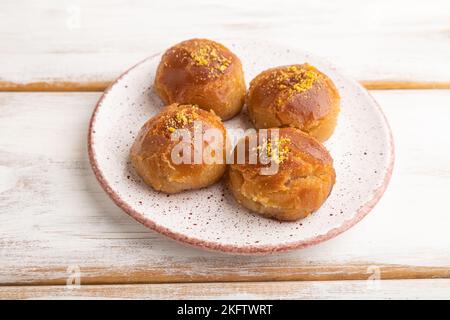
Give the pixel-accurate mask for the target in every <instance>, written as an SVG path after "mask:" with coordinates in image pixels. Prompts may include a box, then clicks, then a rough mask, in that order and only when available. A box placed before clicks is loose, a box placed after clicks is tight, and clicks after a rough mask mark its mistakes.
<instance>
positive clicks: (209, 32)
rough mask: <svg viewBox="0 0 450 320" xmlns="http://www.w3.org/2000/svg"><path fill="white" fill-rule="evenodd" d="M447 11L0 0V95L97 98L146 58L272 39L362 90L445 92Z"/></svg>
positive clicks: (195, 0)
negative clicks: (90, 94) (326, 63)
mask: <svg viewBox="0 0 450 320" xmlns="http://www.w3.org/2000/svg"><path fill="white" fill-rule="evenodd" d="M449 11H450V3H449V2H448V1H447V0H431V1H427V2H424V1H420V0H412V1H411V0H400V1H395V2H392V1H389V0H382V1H377V2H374V3H366V2H361V1H358V0H344V1H339V2H336V1H325V2H323V1H321V2H317V1H307V2H301V3H300V2H298V1H296V0H288V1H283V2H280V3H277V5H276V6H274V5H273V2H272V1H269V0H263V1H261V0H260V1H257V2H256V1H239V0H230V1H227V2H226V3H224V2H216V3H211V2H210V1H206V0H200V1H199V0H186V1H181V2H180V1H177V2H171V1H164V0H155V1H145V0H136V1H133V4H132V5H131V4H130V3H129V2H128V1H126V0H114V1H107V0H95V1H91V0H79V1H76V2H70V3H67V2H61V1H57V0H43V1H40V2H39V4H37V3H35V4H33V3H31V4H30V3H28V2H20V1H19V2H18V1H14V0H5V1H2V2H1V3H0V41H1V43H2V50H1V52H0V61H1V63H0V90H5V91H12V90H21V91H24V90H49V91H58V90H61V91H72V90H88V91H92V90H102V89H103V88H104V87H105V85H106V84H107V83H109V82H110V81H111V80H112V79H115V78H116V77H117V76H118V75H119V74H120V73H122V72H123V71H124V70H126V69H127V68H129V67H130V66H132V65H134V64H135V63H136V62H138V61H140V60H141V59H143V58H144V57H146V56H149V55H151V54H153V53H156V52H160V51H162V50H164V49H165V48H167V47H168V46H170V45H172V44H174V43H176V42H178V41H181V40H184V39H188V38H192V37H209V38H214V39H224V41H225V43H227V44H231V43H232V42H233V40H234V39H242V38H245V39H254V40H256V41H271V40H274V39H276V41H277V42H281V43H285V44H288V45H290V46H292V47H298V48H301V49H303V50H307V51H310V52H312V53H314V54H316V55H319V56H323V57H324V58H326V59H328V60H330V61H332V62H333V63H334V64H335V65H336V66H339V67H340V68H341V69H342V70H345V71H346V72H347V73H348V74H349V75H350V76H352V77H354V78H355V79H358V80H360V81H364V83H366V84H367V85H368V87H369V88H382V89H386V88H416V89H417V88H449V87H450V86H449V84H450V64H449V63H448V57H449V56H450V43H449V41H448V34H449V31H448V30H449V28H450V20H449V18H448V12H449ZM186 26H188V27H186ZM242 60H243V61H244V63H248V59H247V60H246V57H242Z"/></svg>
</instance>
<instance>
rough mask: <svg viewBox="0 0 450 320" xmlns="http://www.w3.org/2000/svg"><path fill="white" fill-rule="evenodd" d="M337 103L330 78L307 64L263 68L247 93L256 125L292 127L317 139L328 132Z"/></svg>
mask: <svg viewBox="0 0 450 320" xmlns="http://www.w3.org/2000/svg"><path fill="white" fill-rule="evenodd" d="M339 103H340V97H339V93H338V91H337V89H336V87H335V86H334V84H333V82H332V81H331V79H330V78H328V77H327V76H326V75H325V74H323V73H321V72H320V71H318V70H317V69H316V68H314V67H313V66H311V65H309V64H307V63H305V64H299V65H290V66H283V67H277V68H273V69H269V70H266V71H263V72H262V73H260V74H259V75H258V76H256V78H255V79H253V80H252V81H251V83H250V89H249V92H248V95H247V108H248V112H249V116H250V118H251V120H252V121H253V124H254V125H255V127H256V128H275V127H295V128H299V129H300V130H302V131H303V132H306V133H308V134H310V135H311V136H313V137H314V138H316V139H318V140H319V141H325V140H327V139H328V138H329V137H330V136H331V135H332V133H333V131H334V128H335V126H336V121H337V116H338V114H339Z"/></svg>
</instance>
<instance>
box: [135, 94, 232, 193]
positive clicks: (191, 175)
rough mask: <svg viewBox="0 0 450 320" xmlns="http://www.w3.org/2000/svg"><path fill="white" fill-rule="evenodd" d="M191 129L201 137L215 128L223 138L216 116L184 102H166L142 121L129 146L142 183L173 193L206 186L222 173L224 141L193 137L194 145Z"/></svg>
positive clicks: (220, 125) (220, 123)
mask: <svg viewBox="0 0 450 320" xmlns="http://www.w3.org/2000/svg"><path fill="white" fill-rule="evenodd" d="M195 130H198V132H199V133H201V135H200V136H201V137H204V136H203V134H204V133H205V132H216V133H218V134H219V135H220V136H221V137H222V139H223V140H224V141H225V138H226V131H225V128H224V126H223V124H222V121H221V120H220V118H219V117H218V116H216V115H215V114H214V113H212V112H209V111H205V110H203V109H200V108H198V107H197V106H192V105H187V104H185V105H180V104H176V103H175V104H171V105H169V106H166V107H165V108H164V109H163V110H162V111H161V112H160V113H159V114H158V115H156V116H155V117H153V118H151V119H150V120H149V121H147V122H146V123H145V124H144V126H143V127H142V128H141V130H140V132H139V134H138V136H137V138H136V140H135V142H134V144H133V146H132V148H131V153H130V158H131V163H132V165H133V167H134V169H135V170H136V172H137V173H138V174H139V176H141V177H142V179H143V180H144V182H145V183H147V184H148V185H150V186H151V187H153V188H154V189H155V190H158V191H163V192H166V193H177V192H181V191H183V190H189V189H198V188H202V187H206V186H209V185H211V184H213V183H215V182H217V181H218V180H219V179H220V178H221V177H222V176H223V174H224V172H225V169H226V164H225V148H224V145H225V144H224V143H222V142H223V141H219V140H216V141H213V140H212V139H210V140H207V139H206V138H205V139H201V140H197V142H198V141H200V144H198V143H197V145H195V143H196V142H195V141H196V140H195ZM198 132H197V133H198ZM176 134H178V136H174V135H176ZM183 135H184V136H183ZM186 135H187V137H188V138H186ZM174 137H175V139H174ZM182 137H184V138H185V139H184V140H183V139H181V138H182ZM221 143H222V144H221ZM196 146H199V149H198V150H200V158H196V157H197V155H198V154H199V153H196V150H197V149H195V147H196ZM217 150H218V151H217ZM207 152H209V154H207ZM205 159H209V160H208V161H205ZM197 160H198V161H197Z"/></svg>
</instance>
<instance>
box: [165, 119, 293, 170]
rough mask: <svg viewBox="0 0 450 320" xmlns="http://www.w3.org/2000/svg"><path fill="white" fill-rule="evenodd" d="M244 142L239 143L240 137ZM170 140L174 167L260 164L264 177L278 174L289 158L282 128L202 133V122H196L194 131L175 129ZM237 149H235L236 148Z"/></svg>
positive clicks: (213, 130)
mask: <svg viewBox="0 0 450 320" xmlns="http://www.w3.org/2000/svg"><path fill="white" fill-rule="evenodd" d="M241 137H242V138H243V140H240V141H239V142H238V140H239V138H241ZM171 140H172V141H174V142H176V145H175V146H174V147H173V148H172V150H171V160H172V162H173V163H174V164H176V165H178V164H223V163H226V164H254V165H256V164H259V165H261V169H260V170H261V174H262V175H273V174H276V173H277V172H278V169H279V164H280V163H281V162H282V161H283V160H284V159H285V158H286V153H287V151H288V149H289V141H290V140H289V139H288V138H280V132H279V129H277V128H274V129H260V130H258V131H256V130H255V129H247V130H244V129H240V128H236V129H229V130H228V132H227V135H226V136H224V135H223V132H222V131H221V130H219V129H216V128H208V129H205V130H203V123H202V121H194V123H193V130H190V129H186V128H183V129H175V130H174V131H173V132H172V133H171ZM235 146H236V149H234V147H235Z"/></svg>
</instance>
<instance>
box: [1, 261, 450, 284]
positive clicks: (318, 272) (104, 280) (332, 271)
mask: <svg viewBox="0 0 450 320" xmlns="http://www.w3.org/2000/svg"><path fill="white" fill-rule="evenodd" d="M168 270H169V271H168ZM20 272H22V273H26V274H28V275H29V276H30V278H29V279H30V280H24V281H22V282H11V283H9V282H4V283H0V287H2V286H30V285H35V286H51V285H65V284H66V283H67V281H68V279H72V277H73V274H71V273H69V272H67V269H66V268H63V267H61V268H57V267H55V268H45V267H35V268H32V267H30V268H26V270H20ZM33 274H35V275H37V274H39V277H33ZM378 275H379V278H380V279H381V280H404V279H445V278H450V267H424V266H404V265H376V264H373V265H370V264H364V265H345V266H304V267H282V268H281V270H280V268H276V269H274V268H258V269H257V270H256V269H255V270H252V269H251V268H247V269H245V270H244V271H242V272H240V271H236V269H231V268H230V269H228V268H225V269H223V268H222V269H220V268H219V270H217V269H215V270H211V269H209V268H205V270H199V269H194V268H190V267H188V266H171V267H170V268H149V267H140V268H139V267H131V268H130V267H127V266H123V267H114V268H107V267H105V268H103V267H82V268H81V269H80V279H81V283H82V284H85V285H111V284H157V283H159V284H161V283H215V282H275V281H342V280H367V279H372V278H373V277H377V278H378ZM31 279H32V280H31Z"/></svg>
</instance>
